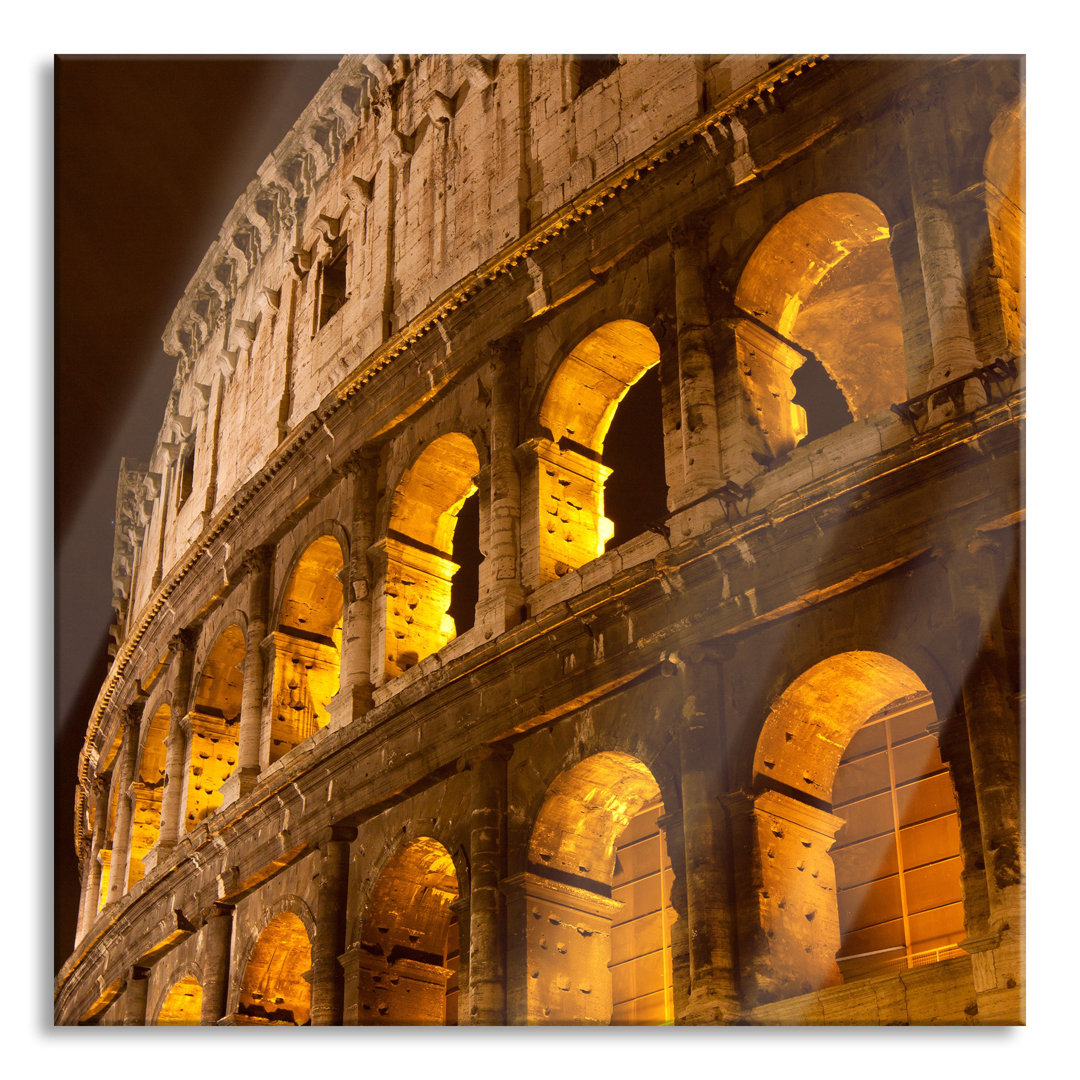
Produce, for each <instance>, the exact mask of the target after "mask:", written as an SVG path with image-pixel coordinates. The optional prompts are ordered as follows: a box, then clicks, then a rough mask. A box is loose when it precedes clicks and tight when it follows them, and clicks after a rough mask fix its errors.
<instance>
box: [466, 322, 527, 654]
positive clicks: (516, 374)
mask: <svg viewBox="0 0 1080 1080" xmlns="http://www.w3.org/2000/svg"><path fill="white" fill-rule="evenodd" d="M490 363H491V371H492V387H491V406H490V408H491V427H490V429H489V430H490V442H491V463H490V471H489V474H488V479H489V482H490V487H489V491H490V497H489V502H488V524H487V530H486V532H487V550H486V551H485V552H484V555H485V558H484V563H483V567H482V572H483V573H484V577H485V580H484V581H482V583H481V590H482V591H481V595H480V602H479V604H478V606H477V621H478V622H479V623H480V624H481V625H482V626H484V628H485V632H487V631H488V630H490V631H491V633H492V634H494V635H498V634H501V633H502V632H503V631H504V630H508V629H509V628H510V627H512V626H516V625H517V624H518V623H519V622H520V621H521V609H522V605H523V604H524V603H525V590H524V589H523V587H522V584H521V551H520V546H519V536H520V532H519V529H520V525H521V479H520V477H519V476H518V467H517V461H516V460H515V450H516V447H517V437H518V411H519V401H520V394H521V387H520V381H519V379H520V343H519V342H516V341H515V342H513V343H510V344H506V343H504V344H502V345H500V346H499V347H497V348H495V349H493V350H492V353H491V358H490ZM485 586H486V588H485Z"/></svg>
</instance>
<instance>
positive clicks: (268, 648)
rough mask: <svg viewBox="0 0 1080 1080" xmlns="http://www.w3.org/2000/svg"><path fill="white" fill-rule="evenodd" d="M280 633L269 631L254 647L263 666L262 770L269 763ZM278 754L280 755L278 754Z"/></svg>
mask: <svg viewBox="0 0 1080 1080" xmlns="http://www.w3.org/2000/svg"><path fill="white" fill-rule="evenodd" d="M280 636H281V635H279V634H277V633H275V632H274V631H271V632H270V633H269V634H267V635H266V637H264V638H263V639H262V641H260V642H259V643H258V644H257V646H256V648H257V649H258V650H259V655H260V657H261V658H262V667H263V698H262V706H261V708H262V715H263V723H262V724H261V725H260V727H259V771H260V772H263V771H264V770H265V769H266V767H267V766H268V765H269V764H270V751H271V749H272V746H273V733H274V695H275V693H276V691H277V690H278V683H277V680H278V653H277V647H278V639H279V637H280ZM279 756H280V755H279Z"/></svg>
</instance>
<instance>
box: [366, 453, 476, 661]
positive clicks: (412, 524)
mask: <svg viewBox="0 0 1080 1080" xmlns="http://www.w3.org/2000/svg"><path fill="white" fill-rule="evenodd" d="M479 471H480V459H479V456H478V455H477V453H476V447H475V446H474V445H473V442H472V440H471V439H470V438H469V437H468V436H466V435H462V434H461V433H459V432H451V433H450V434H449V435H443V436H442V437H441V438H438V439H436V440H435V441H434V442H433V443H431V445H430V446H428V447H427V448H426V449H425V450H424V452H423V453H422V454H421V455H420V456H419V457H418V458H417V459H416V461H415V462H414V464H413V466H412V468H410V469H409V470H408V471H407V472H406V473H405V475H404V476H403V477H402V480H401V483H400V484H399V485H398V487H397V490H396V491H395V492H394V498H393V502H392V504H391V508H390V523H389V528H388V530H387V535H386V540H385V548H384V550H385V554H386V584H385V586H384V591H385V594H386V629H385V641H386V676H387V678H393V677H394V676H395V675H400V674H401V672H403V671H407V670H408V669H409V668H410V667H413V666H414V665H416V664H417V663H419V662H420V661H421V660H422V659H423V658H424V657H425V656H431V655H432V653H436V652H438V651H439V649H441V648H442V647H443V646H444V645H445V644H446V643H447V642H448V641H451V640H452V639H453V638H454V637H456V636H457V635H458V634H459V633H463V632H464V630H465V629H467V628H468V627H470V626H472V624H473V621H474V618H475V614H474V613H475V608H476V597H477V595H478V592H479V567H480V561H481V558H480V548H479V509H478V504H479V500H478V498H477V497H476V483H475V477H476V475H477V473H479ZM466 507H467V509H466ZM463 513H464V514H465V515H466V522H467V524H466V527H465V528H464V529H463V530H462V535H461V537H459V536H458V528H459V518H460V517H461V515H462V514H463ZM474 523H475V532H474V531H473V524H474ZM459 576H460V580H459ZM470 599H471V601H472V604H471V609H470V608H469V600H470ZM452 602H453V607H454V612H453V613H451V610H450V609H451V604H452ZM466 609H468V610H466ZM457 618H460V619H461V623H460V625H459V624H458V622H457V621H456V619H457Z"/></svg>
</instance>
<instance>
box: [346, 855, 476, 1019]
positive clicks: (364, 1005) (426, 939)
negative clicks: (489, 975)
mask: <svg viewBox="0 0 1080 1080" xmlns="http://www.w3.org/2000/svg"><path fill="white" fill-rule="evenodd" d="M459 895H460V886H459V883H458V877H457V871H456V869H455V867H454V860H453V857H452V856H451V855H450V852H448V851H447V850H446V848H445V847H443V845H442V844H440V843H439V842H438V841H437V840H434V839H432V838H431V837H420V838H419V839H416V840H413V841H411V842H409V843H407V844H405V845H404V846H403V847H402V848H400V849H399V850H398V851H397V852H395V853H394V855H393V856H391V858H390V859H389V860H388V861H387V864H386V866H385V867H384V868H383V870H382V872H381V873H380V874H379V877H378V880H377V881H376V883H375V887H374V889H373V890H372V893H371V899H370V901H369V902H368V905H367V912H366V916H365V918H364V922H363V929H362V931H361V935H360V949H359V951H358V957H359V962H360V972H359V1001H360V1023H361V1024H373V1025H382V1024H424V1025H440V1024H447V1025H453V1024H456V1023H457V997H458V925H457V918H456V915H455V913H454V907H453V905H454V903H455V902H456V901H457V899H458V897H459Z"/></svg>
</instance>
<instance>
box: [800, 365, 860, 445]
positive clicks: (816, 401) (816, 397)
mask: <svg viewBox="0 0 1080 1080" xmlns="http://www.w3.org/2000/svg"><path fill="white" fill-rule="evenodd" d="M791 382H792V384H793V385H794V387H795V397H794V398H793V399H792V401H793V402H794V404H796V405H800V406H802V408H803V410H804V411H805V412H806V438H804V439H803V440H802V443H803V445H805V444H806V443H808V442H813V440H814V439H820V438H821V437H822V436H823V435H831V434H832V433H833V432H834V431H839V430H840V429H841V428H842V427H845V426H846V425H847V424H850V423H852V422H853V421H854V419H855V418H854V417H853V416H852V415H851V410H850V409H849V408H848V403H847V401H846V400H845V398H844V395H843V392H842V391H841V390H840V387H839V386H837V385H836V382H835V381H834V380H833V378H832V376H831V375H830V374H829V373H828V372H827V371H826V370H825V365H824V364H822V362H821V361H820V360H818V358H817V357H816V356H811V357H809V358H808V359H807V361H806V363H805V364H803V365H802V367H800V368H799V369H798V370H797V371H796V372H795V373H794V374H793V375H792V376H791Z"/></svg>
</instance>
